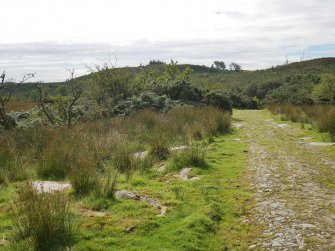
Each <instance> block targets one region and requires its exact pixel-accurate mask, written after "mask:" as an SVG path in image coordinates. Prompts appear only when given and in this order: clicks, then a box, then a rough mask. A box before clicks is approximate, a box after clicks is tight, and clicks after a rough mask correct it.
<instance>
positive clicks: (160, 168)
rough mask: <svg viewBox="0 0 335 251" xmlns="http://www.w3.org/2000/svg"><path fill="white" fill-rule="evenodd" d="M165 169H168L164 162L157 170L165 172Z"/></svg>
mask: <svg viewBox="0 0 335 251" xmlns="http://www.w3.org/2000/svg"><path fill="white" fill-rule="evenodd" d="M165 170H166V165H165V164H163V165H161V166H160V167H158V168H157V172H159V173H163V172H165Z"/></svg>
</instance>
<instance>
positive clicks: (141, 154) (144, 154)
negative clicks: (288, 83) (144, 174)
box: [133, 151, 149, 159]
mask: <svg viewBox="0 0 335 251" xmlns="http://www.w3.org/2000/svg"><path fill="white" fill-rule="evenodd" d="M148 154H149V152H148V151H144V152H136V153H134V154H133V156H134V158H136V159H145V157H147V156H148Z"/></svg>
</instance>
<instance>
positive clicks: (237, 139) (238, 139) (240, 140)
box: [232, 138, 243, 142]
mask: <svg viewBox="0 0 335 251" xmlns="http://www.w3.org/2000/svg"><path fill="white" fill-rule="evenodd" d="M232 141H236V142H243V140H242V139H240V138H236V139H232Z"/></svg>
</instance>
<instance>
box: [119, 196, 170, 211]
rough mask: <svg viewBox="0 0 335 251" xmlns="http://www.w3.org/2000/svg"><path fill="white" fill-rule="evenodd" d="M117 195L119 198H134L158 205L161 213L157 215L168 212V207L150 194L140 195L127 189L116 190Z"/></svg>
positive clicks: (154, 205)
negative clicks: (149, 195)
mask: <svg viewBox="0 0 335 251" xmlns="http://www.w3.org/2000/svg"><path fill="white" fill-rule="evenodd" d="M115 196H116V198H118V199H133V200H138V201H142V202H145V203H148V204H149V205H151V206H153V207H156V208H158V209H159V210H160V213H159V214H158V215H157V216H164V215H165V213H166V209H167V207H165V206H163V205H162V204H161V203H160V202H159V201H157V200H155V199H153V198H150V197H148V196H140V195H138V194H135V193H133V192H130V191H127V190H119V191H116V193H115Z"/></svg>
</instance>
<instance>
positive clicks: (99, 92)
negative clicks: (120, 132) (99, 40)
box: [88, 56, 131, 108]
mask: <svg viewBox="0 0 335 251" xmlns="http://www.w3.org/2000/svg"><path fill="white" fill-rule="evenodd" d="M88 69H89V71H90V73H91V78H90V80H89V89H90V94H91V95H92V96H93V98H94V99H95V101H96V102H97V104H98V105H99V106H102V107H105V108H111V106H114V105H115V104H116V103H117V102H118V101H119V100H121V99H124V98H126V97H129V96H130V95H131V88H130V71H129V70H128V69H126V68H123V69H122V68H116V59H115V63H114V64H113V63H112V60H111V59H110V56H109V58H108V59H107V60H106V62H105V63H104V64H103V65H102V66H100V65H95V66H94V67H88Z"/></svg>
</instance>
